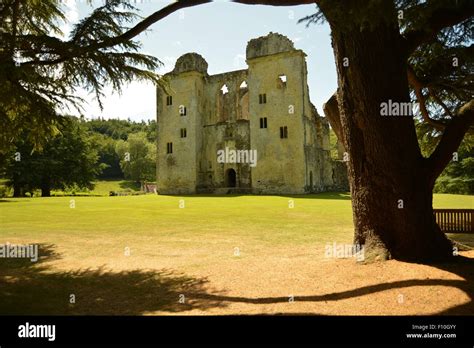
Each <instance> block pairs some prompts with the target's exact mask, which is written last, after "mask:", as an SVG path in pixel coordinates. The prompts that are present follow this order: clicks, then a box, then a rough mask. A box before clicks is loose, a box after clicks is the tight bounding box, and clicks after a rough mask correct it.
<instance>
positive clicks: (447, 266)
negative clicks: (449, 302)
mask: <svg viewBox="0 0 474 348" xmlns="http://www.w3.org/2000/svg"><path fill="white" fill-rule="evenodd" d="M430 266H433V267H436V268H439V269H442V270H445V271H447V272H450V273H453V274H456V275H458V276H460V277H461V278H462V279H460V280H452V279H412V280H400V281H394V282H389V283H381V284H375V285H368V286H364V287H360V288H356V289H351V290H346V291H341V292H335V293H330V294H323V295H313V296H297V295H296V294H295V297H294V300H295V301H296V302H323V301H324V302H327V301H339V300H344V299H350V298H356V297H359V296H364V295H370V294H374V293H377V292H381V291H385V290H391V289H402V288H407V287H413V286H449V287H454V288H457V289H459V290H461V291H463V292H464V293H465V294H466V295H467V296H468V297H469V301H468V302H467V303H464V304H460V305H457V306H454V307H451V308H448V309H445V310H443V311H440V312H439V313H437V314H441V315H474V259H472V258H467V257H463V256H458V257H456V258H455V259H454V261H453V262H449V263H442V264H431V265H430ZM194 297H195V298H196V299H201V300H207V301H215V302H223V303H225V302H238V303H248V304H255V305H259V304H275V303H288V296H282V297H257V298H249V297H241V296H222V295H212V294H207V293H201V294H195V295H194ZM275 314H277V315H311V314H312V315H318V313H275ZM353 314H354V315H356V314H363V313H353Z"/></svg>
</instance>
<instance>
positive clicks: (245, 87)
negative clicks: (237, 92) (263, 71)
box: [239, 80, 248, 89]
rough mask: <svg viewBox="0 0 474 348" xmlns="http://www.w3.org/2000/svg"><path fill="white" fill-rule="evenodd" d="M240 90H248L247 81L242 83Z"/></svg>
mask: <svg viewBox="0 0 474 348" xmlns="http://www.w3.org/2000/svg"><path fill="white" fill-rule="evenodd" d="M239 88H240V89H247V88H248V86H247V81H245V80H244V81H242V83H241V84H240V87H239Z"/></svg>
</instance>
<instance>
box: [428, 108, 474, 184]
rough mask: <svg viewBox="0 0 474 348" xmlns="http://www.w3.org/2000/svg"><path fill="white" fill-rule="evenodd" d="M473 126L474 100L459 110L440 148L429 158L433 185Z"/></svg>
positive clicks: (443, 136) (441, 141)
mask: <svg viewBox="0 0 474 348" xmlns="http://www.w3.org/2000/svg"><path fill="white" fill-rule="evenodd" d="M472 124H474V99H471V100H470V101H469V102H467V103H466V104H464V105H463V106H462V107H461V108H460V109H459V112H458V113H457V115H456V117H454V118H453V119H452V121H451V122H450V123H449V124H448V125H447V126H446V128H445V130H444V133H443V135H442V136H441V140H440V142H439V144H438V146H437V147H436V149H435V150H434V151H433V153H432V154H431V156H430V157H429V158H428V163H429V169H430V173H431V178H430V179H431V181H432V183H434V181H435V180H436V178H437V177H438V176H439V175H440V174H441V172H442V171H443V169H444V168H445V167H446V165H447V164H448V163H449V161H451V159H452V156H453V152H454V151H456V149H457V148H458V147H459V144H460V143H461V141H462V139H463V138H464V134H466V132H467V131H468V129H469V127H470V126H471V125H472Z"/></svg>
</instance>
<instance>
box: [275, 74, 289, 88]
mask: <svg viewBox="0 0 474 348" xmlns="http://www.w3.org/2000/svg"><path fill="white" fill-rule="evenodd" d="M286 81H287V79H286V75H285V74H281V75H278V80H277V82H278V88H285V87H286Z"/></svg>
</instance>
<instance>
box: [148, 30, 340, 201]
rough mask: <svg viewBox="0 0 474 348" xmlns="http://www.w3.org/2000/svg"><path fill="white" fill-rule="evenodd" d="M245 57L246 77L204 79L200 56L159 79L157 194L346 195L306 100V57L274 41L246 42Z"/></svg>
mask: <svg viewBox="0 0 474 348" xmlns="http://www.w3.org/2000/svg"><path fill="white" fill-rule="evenodd" d="M246 53H247V54H246V58H247V60H246V61H247V64H248V69H245V70H237V71H231V72H227V73H223V74H217V75H209V74H208V73H207V68H208V65H207V62H206V61H205V60H204V58H203V57H201V56H200V55H199V54H197V53H187V54H184V55H183V56H181V57H179V58H178V60H177V61H176V65H175V67H174V69H173V71H171V72H169V73H168V74H166V75H164V76H163V81H164V87H163V86H159V87H157V122H158V153H157V191H158V193H160V194H192V193H228V192H235V193H237V192H238V193H255V194H302V193H310V192H321V191H327V190H334V189H346V186H347V182H346V183H344V182H343V181H344V180H343V179H344V178H345V175H344V174H343V175H341V173H340V170H341V168H342V169H343V167H344V166H337V165H336V163H335V162H334V161H332V160H331V158H330V148H329V125H328V122H327V120H326V118H324V117H321V116H319V115H318V113H317V111H316V108H315V107H314V105H313V104H311V102H310V100H309V91H308V86H307V68H306V60H305V57H306V55H305V53H304V52H303V51H302V50H298V49H295V47H294V45H293V42H292V41H291V40H289V39H288V38H287V37H285V36H283V35H280V34H275V33H270V34H268V35H267V36H264V37H260V38H257V39H253V40H250V41H249V43H248V45H247V52H246ZM336 168H338V169H337V170H336ZM341 177H342V178H343V179H341Z"/></svg>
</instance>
